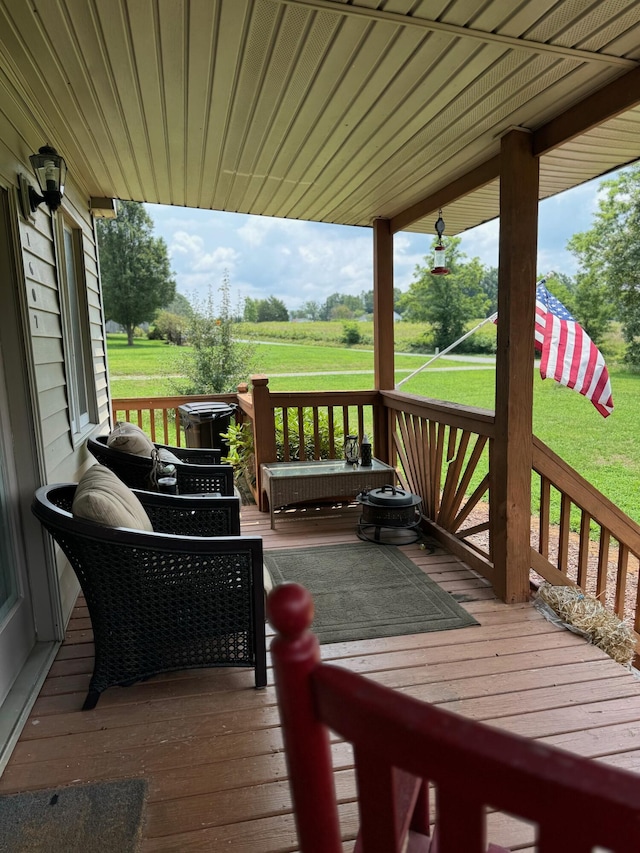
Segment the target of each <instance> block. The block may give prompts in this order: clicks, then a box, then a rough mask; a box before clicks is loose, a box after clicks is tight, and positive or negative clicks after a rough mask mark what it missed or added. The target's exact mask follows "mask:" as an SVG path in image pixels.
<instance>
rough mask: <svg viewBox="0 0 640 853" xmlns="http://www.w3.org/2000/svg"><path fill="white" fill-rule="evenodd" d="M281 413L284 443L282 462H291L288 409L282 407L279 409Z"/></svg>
mask: <svg viewBox="0 0 640 853" xmlns="http://www.w3.org/2000/svg"><path fill="white" fill-rule="evenodd" d="M281 413H282V438H283V441H284V450H283V453H284V461H285V462H290V461H291V453H290V450H289V409H288V408H287V407H286V406H283V407H282V409H281Z"/></svg>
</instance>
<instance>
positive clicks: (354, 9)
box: [270, 0, 638, 68]
mask: <svg viewBox="0 0 640 853" xmlns="http://www.w3.org/2000/svg"><path fill="white" fill-rule="evenodd" d="M270 2H274V3H280V4H282V5H286V6H298V7H299V6H302V7H303V8H306V9H309V10H312V11H323V12H333V13H334V14H336V15H342V16H349V17H353V18H363V19H364V20H367V21H386V22H387V23H391V24H397V25H398V26H400V27H414V28H418V29H423V30H429V31H431V32H437V33H448V34H449V35H451V36H454V37H456V38H466V39H476V40H478V41H482V42H484V43H485V44H502V45H504V46H505V47H506V48H512V49H516V50H526V51H528V52H530V53H546V54H549V55H551V56H555V57H558V58H560V59H578V60H580V61H582V62H597V63H604V64H606V65H610V66H619V67H622V68H637V67H638V62H636V61H635V60H633V59H625V58H624V57H621V56H613V55H611V54H608V53H594V52H593V51H590V50H580V49H579V48H574V47H563V46H562V45H559V44H547V43H546V42H539V41H531V40H530V39H524V38H517V37H516V36H504V35H501V34H500V33H488V32H484V31H483V30H474V29H471V28H470V27H460V26H457V25H456V24H445V23H444V22H442V21H432V20H430V19H429V18H415V17H413V16H410V15H399V14H398V13H397V12H385V11H383V10H381V9H369V8H366V7H364V6H347V5H344V4H342V3H336V2H335V0H270Z"/></svg>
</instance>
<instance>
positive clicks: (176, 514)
mask: <svg viewBox="0 0 640 853" xmlns="http://www.w3.org/2000/svg"><path fill="white" fill-rule="evenodd" d="M133 491H134V494H136V495H137V496H138V498H139V500H140V502H141V504H142V505H143V507H144V508H145V510H146V512H147V515H148V516H149V518H150V519H151V524H152V525H153V529H154V532H156V533H170V534H172V535H174V536H208V537H211V536H239V535H240V501H239V500H238V498H236V497H233V496H228V495H227V496H221V495H215V494H203V495H165V494H160V493H158V492H147V491H143V490H141V489H134V490H133Z"/></svg>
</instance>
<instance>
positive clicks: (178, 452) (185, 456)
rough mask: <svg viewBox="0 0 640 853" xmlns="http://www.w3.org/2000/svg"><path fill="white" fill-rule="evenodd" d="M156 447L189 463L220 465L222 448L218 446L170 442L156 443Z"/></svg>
mask: <svg viewBox="0 0 640 853" xmlns="http://www.w3.org/2000/svg"><path fill="white" fill-rule="evenodd" d="M156 447H157V448H158V449H159V450H168V451H169V452H170V453H173V455H174V456H177V457H178V459H179V460H180V461H181V462H187V463H188V464H189V465H220V462H221V460H222V450H221V449H220V448H218V447H173V446H172V445H170V444H156Z"/></svg>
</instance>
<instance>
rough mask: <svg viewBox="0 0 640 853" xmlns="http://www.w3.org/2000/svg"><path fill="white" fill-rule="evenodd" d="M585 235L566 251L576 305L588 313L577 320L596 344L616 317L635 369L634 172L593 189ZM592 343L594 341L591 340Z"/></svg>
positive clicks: (638, 250)
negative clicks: (571, 260) (574, 261)
mask: <svg viewBox="0 0 640 853" xmlns="http://www.w3.org/2000/svg"><path fill="white" fill-rule="evenodd" d="M593 222H594V224H593V227H592V228H591V229H590V230H589V231H583V232H581V233H580V234H574V236H573V237H572V238H571V240H570V241H569V244H568V248H569V250H570V251H571V252H573V254H574V255H576V257H577V258H578V261H579V263H580V271H579V273H578V287H577V291H578V293H579V300H578V293H577V294H576V303H577V305H579V307H580V309H581V310H588V311H589V317H588V321H589V322H585V317H583V316H578V317H577V319H579V320H580V322H581V323H583V325H584V326H585V328H586V330H587V331H588V332H589V335H590V336H591V337H592V338H593V334H592V328H593V329H594V330H595V333H596V338H597V336H598V332H599V331H600V336H601V335H602V333H603V331H602V330H603V328H606V322H607V321H608V319H610V318H613V317H617V318H619V319H620V321H621V323H622V334H623V337H624V339H625V341H626V342H627V350H626V353H625V361H627V362H628V363H629V364H633V365H636V366H637V365H640V166H634V167H632V168H630V169H627V170H625V171H624V172H622V173H621V174H620V175H618V176H617V177H616V178H612V179H610V180H607V181H603V182H602V183H601V184H600V186H599V200H598V210H597V212H596V214H595V216H594V220H593ZM596 338H594V340H595V339H596Z"/></svg>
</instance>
